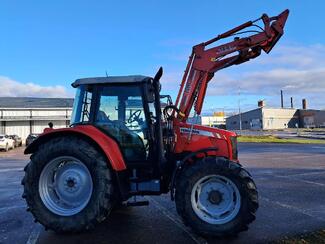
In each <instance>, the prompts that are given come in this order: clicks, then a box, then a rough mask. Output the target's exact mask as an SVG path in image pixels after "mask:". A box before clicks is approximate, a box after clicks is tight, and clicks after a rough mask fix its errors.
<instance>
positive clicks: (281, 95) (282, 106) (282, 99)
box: [281, 90, 283, 108]
mask: <svg viewBox="0 0 325 244" xmlns="http://www.w3.org/2000/svg"><path fill="white" fill-rule="evenodd" d="M281 108H283V91H282V90H281Z"/></svg>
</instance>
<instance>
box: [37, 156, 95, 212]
mask: <svg viewBox="0 0 325 244" xmlns="http://www.w3.org/2000/svg"><path fill="white" fill-rule="evenodd" d="M92 191H93V182H92V177H91V175H90V172H89V170H88V168H87V167H86V166H85V165H84V164H83V163H82V162H81V161H79V160H78V159H76V158H73V157H68V156H64V157H58V158H56V159H53V160H52V161H50V162H49V163H48V164H47V165H46V166H45V167H44V169H43V171H42V173H41V175H40V180H39V193H40V197H41V199H42V201H43V203H44V205H45V206H46V207H47V208H48V209H49V210H50V211H52V212H53V213H55V214H58V215H61V216H71V215H74V214H76V213H78V212H80V211H81V210H82V209H83V208H85V207H86V205H87V204H88V202H89V200H90V197H91V195H92Z"/></svg>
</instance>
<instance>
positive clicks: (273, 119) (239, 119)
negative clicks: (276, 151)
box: [226, 99, 325, 130]
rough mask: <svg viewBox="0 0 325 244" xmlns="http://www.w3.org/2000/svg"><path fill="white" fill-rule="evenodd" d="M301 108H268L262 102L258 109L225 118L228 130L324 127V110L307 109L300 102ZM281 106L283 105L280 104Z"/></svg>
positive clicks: (304, 102) (304, 104) (259, 103)
mask: <svg viewBox="0 0 325 244" xmlns="http://www.w3.org/2000/svg"><path fill="white" fill-rule="evenodd" d="M302 104H303V108H302V109H295V108H293V106H292V99H291V108H283V107H282V108H268V107H265V104H264V102H262V101H259V102H258V106H259V107H258V108H256V109H253V110H250V111H247V112H244V113H240V114H236V115H233V116H229V117H228V118H226V128H227V129H228V130H240V129H243V130H274V129H286V128H297V127H299V128H319V127H325V110H315V109H307V105H306V104H307V102H306V100H305V99H303V101H302ZM282 106H283V103H282Z"/></svg>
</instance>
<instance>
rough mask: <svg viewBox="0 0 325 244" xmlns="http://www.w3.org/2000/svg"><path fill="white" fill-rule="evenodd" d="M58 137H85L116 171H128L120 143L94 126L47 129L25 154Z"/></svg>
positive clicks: (27, 148)
mask: <svg viewBox="0 0 325 244" xmlns="http://www.w3.org/2000/svg"><path fill="white" fill-rule="evenodd" d="M58 136H80V137H83V138H84V139H85V140H88V141H89V142H91V143H92V144H95V145H96V147H97V148H98V149H99V150H101V151H102V153H103V154H104V155H105V156H106V158H107V161H108V163H110V165H111V166H112V168H113V169H114V170H115V171H122V170H125V169H126V164H125V161H124V158H123V155H122V153H121V150H120V147H119V145H118V143H117V142H116V141H115V140H114V139H112V138H111V137H109V136H108V135H106V134H104V133H103V132H102V131H100V130H99V129H97V128H96V127H95V126H93V125H77V126H74V127H71V128H62V129H45V130H44V133H43V134H41V135H40V136H39V137H37V138H36V139H35V140H34V141H33V142H32V143H31V144H30V145H28V147H26V149H25V151H24V154H31V153H34V152H35V151H37V149H38V147H39V146H40V145H41V144H43V143H45V142H47V141H48V140H50V139H52V138H54V137H58Z"/></svg>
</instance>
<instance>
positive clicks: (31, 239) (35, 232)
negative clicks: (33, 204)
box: [26, 224, 41, 244]
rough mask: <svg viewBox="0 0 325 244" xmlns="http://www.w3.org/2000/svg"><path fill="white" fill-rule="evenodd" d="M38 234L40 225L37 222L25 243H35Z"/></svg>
mask: <svg viewBox="0 0 325 244" xmlns="http://www.w3.org/2000/svg"><path fill="white" fill-rule="evenodd" d="M40 234H41V226H40V225H38V224H37V225H35V227H34V228H33V230H32V232H31V233H30V235H29V237H28V240H27V242H26V244H35V243H37V240H38V237H39V235H40Z"/></svg>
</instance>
